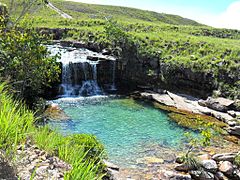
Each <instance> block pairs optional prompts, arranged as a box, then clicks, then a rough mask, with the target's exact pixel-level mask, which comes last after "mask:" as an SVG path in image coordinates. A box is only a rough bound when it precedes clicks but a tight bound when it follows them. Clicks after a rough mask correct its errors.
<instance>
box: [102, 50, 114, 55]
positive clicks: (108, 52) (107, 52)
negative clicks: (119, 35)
mask: <svg viewBox="0 0 240 180" xmlns="http://www.w3.org/2000/svg"><path fill="white" fill-rule="evenodd" d="M111 53H112V52H111V50H110V49H103V50H102V55H111Z"/></svg>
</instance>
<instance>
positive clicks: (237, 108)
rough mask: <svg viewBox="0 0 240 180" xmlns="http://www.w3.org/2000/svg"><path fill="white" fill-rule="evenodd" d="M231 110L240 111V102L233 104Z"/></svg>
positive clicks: (236, 101)
mask: <svg viewBox="0 0 240 180" xmlns="http://www.w3.org/2000/svg"><path fill="white" fill-rule="evenodd" d="M230 108H231V109H232V110H235V111H240V100H239V99H237V100H235V101H234V103H233V104H231V106H230Z"/></svg>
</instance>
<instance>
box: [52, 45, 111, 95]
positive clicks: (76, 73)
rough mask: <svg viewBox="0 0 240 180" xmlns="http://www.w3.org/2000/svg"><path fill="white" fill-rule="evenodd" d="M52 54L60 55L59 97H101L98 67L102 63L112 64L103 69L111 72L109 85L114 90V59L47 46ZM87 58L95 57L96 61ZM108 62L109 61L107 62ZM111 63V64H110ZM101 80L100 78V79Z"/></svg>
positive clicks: (82, 50) (87, 52)
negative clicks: (60, 78)
mask: <svg viewBox="0 0 240 180" xmlns="http://www.w3.org/2000/svg"><path fill="white" fill-rule="evenodd" d="M48 48H49V49H50V51H51V52H52V54H56V53H60V54H61V59H60V62H61V63H62V83H61V85H60V96H61V97H72V96H94V95H102V94H104V91H103V90H102V88H101V87H100V86H99V83H98V73H101V72H98V71H99V70H98V66H101V65H102V64H104V63H101V62H103V61H105V62H109V64H112V68H110V69H109V67H108V69H105V67H104V68H101V71H102V69H104V71H106V70H107V71H111V72H110V73H111V74H112V77H111V78H110V80H108V81H110V82H109V83H110V84H111V86H110V89H109V90H111V91H113V90H116V87H115V66H116V65H115V64H116V63H115V59H114V58H113V59H111V58H112V57H105V56H103V55H101V54H97V53H94V52H92V51H89V50H86V49H76V48H63V47H61V46H56V45H53V46H48ZM88 56H92V57H97V58H98V59H101V60H98V59H94V60H89V59H88ZM108 60H110V61H108ZM111 62H112V63H111ZM100 78H101V79H102V77H100Z"/></svg>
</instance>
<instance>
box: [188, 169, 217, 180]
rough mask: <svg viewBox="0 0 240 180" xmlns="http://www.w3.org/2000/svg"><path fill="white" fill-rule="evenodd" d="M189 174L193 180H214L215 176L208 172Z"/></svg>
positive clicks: (199, 171)
mask: <svg viewBox="0 0 240 180" xmlns="http://www.w3.org/2000/svg"><path fill="white" fill-rule="evenodd" d="M189 173H190V175H191V177H192V179H198V180H214V175H213V174H212V173H210V172H207V171H203V170H198V171H190V172H189Z"/></svg>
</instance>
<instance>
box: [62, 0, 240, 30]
mask: <svg viewBox="0 0 240 180" xmlns="http://www.w3.org/2000/svg"><path fill="white" fill-rule="evenodd" d="M66 1H75V2H84V3H90V4H112V5H123V6H130V7H135V8H140V9H147V10H152V11H157V12H165V13H170V14H177V15H180V16H183V17H186V18H188V19H193V20H196V21H198V22H200V23H202V24H206V25H209V26H213V27H218V28H229V29H239V30H240V0H237V1H235V2H233V3H232V4H230V5H229V6H228V7H227V8H226V10H225V11H224V12H222V13H220V14H213V13H211V12H207V11H204V10H202V9H197V7H191V8H188V7H179V6H174V5H171V6H169V5H166V4H164V5H163V6H160V7H156V6H153V5H151V3H147V4H146V5H145V6H143V3H139V4H135V3H133V2H135V1H130V0H128V1H126V0H66ZM216 6H217V5H216Z"/></svg>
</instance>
